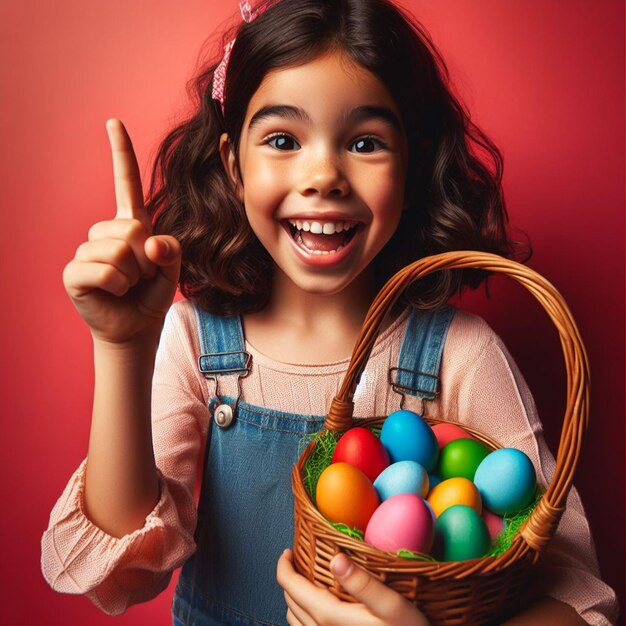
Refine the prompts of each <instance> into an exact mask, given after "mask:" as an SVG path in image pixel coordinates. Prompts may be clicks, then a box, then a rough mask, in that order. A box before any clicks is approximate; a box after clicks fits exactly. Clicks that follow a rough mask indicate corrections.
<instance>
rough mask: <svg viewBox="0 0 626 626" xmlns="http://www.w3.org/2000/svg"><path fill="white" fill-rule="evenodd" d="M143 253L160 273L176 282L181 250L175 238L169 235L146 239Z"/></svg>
mask: <svg viewBox="0 0 626 626" xmlns="http://www.w3.org/2000/svg"><path fill="white" fill-rule="evenodd" d="M144 251H145V253H146V256H147V257H148V259H149V260H150V261H152V263H154V264H155V265H158V266H159V267H160V268H161V273H163V274H165V275H166V276H167V278H169V279H172V280H174V281H178V277H179V274H180V260H181V253H182V250H181V247H180V243H178V240H177V239H176V238H175V237H171V236H170V235H155V236H153V237H148V238H147V239H146V242H145V244H144Z"/></svg>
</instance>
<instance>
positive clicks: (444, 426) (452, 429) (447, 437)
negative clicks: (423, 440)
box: [432, 422, 474, 450]
mask: <svg viewBox="0 0 626 626" xmlns="http://www.w3.org/2000/svg"><path fill="white" fill-rule="evenodd" d="M432 431H433V432H434V433H435V438H436V439H437V443H438V444H439V449H440V450H443V448H445V447H446V445H448V444H449V443H450V442H451V441H455V440H456V439H474V437H472V436H471V435H470V434H469V433H468V432H466V431H464V430H463V429H462V428H461V427H460V426H457V425H456V424H448V423H445V422H444V423H441V424H434V425H433V426H432Z"/></svg>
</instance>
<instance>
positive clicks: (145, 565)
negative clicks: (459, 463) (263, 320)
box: [42, 301, 618, 625]
mask: <svg viewBox="0 0 626 626" xmlns="http://www.w3.org/2000/svg"><path fill="white" fill-rule="evenodd" d="M407 319H408V313H406V312H405V313H404V314H403V315H401V316H400V317H399V318H398V319H397V320H396V321H395V322H394V323H393V324H392V325H391V326H389V327H388V328H387V329H386V330H385V331H383V332H382V333H381V334H380V336H379V337H378V339H377V341H376V344H375V346H374V349H373V350H372V353H371V356H370V359H369V361H368V364H367V367H366V369H365V371H364V373H363V375H362V377H361V380H360V383H359V386H358V388H357V391H356V394H355V417H369V416H373V415H388V414H389V413H391V412H393V411H395V410H397V409H398V408H399V406H400V396H399V395H398V394H397V393H396V392H395V391H393V390H392V389H390V387H389V385H388V382H387V380H388V379H387V372H388V370H389V368H390V367H393V366H395V365H396V364H397V361H398V354H399V350H400V346H401V343H402V338H403V335H404V330H405V327H406V322H407ZM246 349H247V350H248V351H249V352H250V353H251V354H252V363H253V365H252V371H251V373H250V375H249V376H248V377H247V378H244V379H243V380H242V398H244V399H245V400H246V402H248V403H250V404H255V405H259V406H264V407H268V408H271V409H276V410H279V411H285V412H291V413H300V414H310V415H324V414H325V413H326V410H327V408H328V406H329V405H330V402H331V401H332V399H333V398H334V396H335V394H336V393H337V391H338V389H339V385H340V383H341V381H342V379H343V375H344V373H345V372H346V370H347V367H348V363H349V359H345V360H342V361H338V362H334V363H327V364H323V365H296V364H291V363H281V362H277V361H275V360H272V359H271V358H269V357H267V356H265V355H263V354H261V353H260V352H258V351H257V350H255V348H254V346H252V345H250V344H249V343H248V342H247V343H246ZM199 354H200V346H199V340H198V335H197V326H196V318H195V313H194V311H193V307H192V304H191V303H190V302H186V301H182V302H178V303H176V304H175V305H174V306H173V307H172V309H171V310H170V312H169V314H168V316H167V318H166V321H165V324H164V328H163V332H162V336H161V342H160V344H159V350H158V353H157V359H156V366H155V374H154V381H153V400H152V422H153V437H154V452H155V456H156V462H157V466H158V468H159V480H160V499H159V502H158V503H157V505H156V506H155V508H154V510H153V511H152V512H151V513H150V514H149V515H148V516H147V518H146V521H145V524H144V526H143V527H142V528H139V529H137V530H136V531H134V532H133V533H130V534H128V535H126V536H124V537H121V538H115V537H112V536H110V535H108V534H107V533H105V532H104V531H103V530H101V529H100V528H98V527H97V526H95V525H94V524H93V523H92V522H91V521H90V520H89V519H88V518H87V517H86V516H85V513H84V508H83V493H84V477H85V463H86V461H83V463H81V465H80V466H79V467H78V469H77V470H76V472H75V473H74V475H73V476H72V477H71V478H70V480H69V482H68V484H67V486H66V487H65V490H64V491H63V493H62V495H61V497H60V498H59V500H58V501H57V503H56V505H55V506H54V508H53V510H52V513H51V515H50V523H49V526H48V528H47V530H46V531H45V532H44V534H43V538H42V571H43V574H44V577H45V578H46V580H47V581H48V583H49V584H50V585H51V586H52V588H53V589H55V590H56V591H60V592H64V593H74V594H83V595H86V596H87V597H88V598H90V599H91V600H92V601H93V602H94V603H95V604H96V605H97V606H98V607H99V608H101V609H102V610H103V611H105V612H106V613H109V614H112V615H115V614H119V613H122V612H123V611H125V610H126V609H127V608H128V607H129V606H131V605H132V604H135V603H137V602H142V601H146V600H148V599H150V598H152V597H154V596H156V595H157V594H158V593H159V592H161V591H162V590H163V589H165V587H166V586H167V584H168V582H169V580H170V577H171V574H172V571H173V570H174V569H176V568H177V567H179V566H180V565H182V564H183V563H184V561H185V560H186V559H187V558H188V557H189V556H190V555H191V554H192V553H193V551H194V549H195V544H194V541H193V532H194V528H195V523H196V502H195V496H194V493H195V489H196V487H197V486H198V485H197V480H196V479H197V476H198V473H199V470H200V469H201V467H200V466H201V464H202V450H203V443H204V441H205V439H206V437H207V433H208V429H209V427H210V423H211V418H210V414H209V411H208V409H207V404H208V401H209V398H210V396H211V394H212V392H213V391H214V390H213V389H212V385H213V383H212V382H211V381H207V380H206V379H205V378H204V377H203V376H202V375H201V374H200V373H199V371H198V367H197V359H198V355H199ZM223 385H224V383H220V393H221V394H222V395H229V394H231V393H232V391H233V390H229V389H228V388H227V387H223ZM404 406H405V408H408V409H413V410H416V411H417V412H419V413H421V414H424V415H426V416H433V417H442V418H445V419H450V420H455V421H458V422H460V423H462V424H467V425H469V426H472V427H475V428H477V429H479V430H481V431H482V432H484V433H486V434H488V435H489V436H490V437H491V438H493V439H495V440H496V441H498V442H499V443H500V444H501V445H503V446H507V447H515V448H518V449H520V450H523V451H524V452H525V453H526V454H528V455H529V457H530V458H531V459H532V461H533V463H534V465H535V467H536V468H537V478H538V481H539V483H540V484H541V485H542V486H544V487H545V486H546V485H547V484H548V481H549V479H550V477H551V475H552V473H553V471H554V467H555V461H554V458H553V457H552V455H551V453H550V451H549V450H548V448H547V446H546V443H545V441H544V437H543V431H542V425H541V422H540V421H539V419H538V417H537V412H536V408H535V405H534V402H533V399H532V396H531V394H530V392H529V390H528V387H527V385H526V383H525V381H524V380H523V378H522V376H521V374H520V372H519V370H518V368H517V366H516V365H515V363H514V362H513V360H512V358H511V356H510V354H509V353H508V351H507V350H506V348H505V346H504V345H503V344H502V342H501V340H500V339H499V338H498V336H497V335H496V334H495V333H494V332H493V331H492V330H491V329H490V328H489V326H488V325H487V324H486V323H485V322H484V321H483V320H481V319H480V318H478V317H476V316H473V315H469V314H465V313H462V312H458V313H457V315H456V316H455V318H454V320H453V322H452V324H451V326H450V330H449V333H448V337H447V340H446V344H445V348H444V352H443V358H442V365H441V394H440V396H439V397H438V398H437V399H436V400H433V401H425V402H422V401H421V400H420V399H417V398H413V397H411V396H407V397H406V400H405V403H404ZM286 514H288V515H291V514H292V512H291V511H288V512H286ZM535 579H536V581H537V583H538V584H540V585H541V590H542V593H543V594H544V595H549V596H551V597H554V598H556V599H558V600H561V601H563V602H565V603H567V604H570V605H571V606H573V607H574V608H575V609H576V610H577V611H578V613H579V614H580V615H581V616H582V617H583V618H584V619H585V620H586V621H587V622H588V623H589V624H595V625H607V624H610V623H612V622H613V621H614V620H615V619H616V617H617V611H618V607H617V601H616V596H615V593H614V592H613V590H612V589H611V588H610V587H609V586H607V585H606V584H605V583H603V582H602V580H601V579H600V573H599V568H598V563H597V558H596V554H595V548H594V545H593V539H592V536H591V533H590V529H589V524H588V522H587V519H586V517H585V513H584V510H583V507H582V504H581V501H580V498H579V496H578V493H577V492H576V490H575V489H572V490H571V492H570V494H569V498H568V502H567V509H566V512H565V514H564V515H563V517H562V519H561V523H560V525H559V528H558V530H557V532H556V534H555V536H554V538H553V540H552V542H551V543H550V544H549V546H548V548H547V549H546V550H545V552H544V555H543V557H542V561H541V565H540V566H539V567H538V570H537V576H536V577H535Z"/></svg>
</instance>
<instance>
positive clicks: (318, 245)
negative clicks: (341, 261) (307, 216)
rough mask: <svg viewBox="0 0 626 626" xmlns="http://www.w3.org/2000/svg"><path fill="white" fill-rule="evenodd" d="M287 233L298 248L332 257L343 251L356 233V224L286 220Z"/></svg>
mask: <svg viewBox="0 0 626 626" xmlns="http://www.w3.org/2000/svg"><path fill="white" fill-rule="evenodd" d="M286 224H287V227H288V230H289V233H290V234H291V236H292V238H293V240H294V241H295V242H296V244H297V245H298V247H299V248H301V249H302V250H304V251H305V252H307V253H308V254H314V255H333V254H337V253H338V252H340V251H341V250H343V249H344V248H345V247H346V246H347V245H348V243H350V241H351V240H352V238H353V237H354V235H355V234H356V232H357V226H358V223H357V222H343V221H327V222H316V221H313V220H299V219H298V220H287V221H286Z"/></svg>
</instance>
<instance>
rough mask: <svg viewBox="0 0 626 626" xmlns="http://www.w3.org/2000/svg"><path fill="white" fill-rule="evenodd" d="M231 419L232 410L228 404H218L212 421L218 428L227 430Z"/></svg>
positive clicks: (232, 416) (231, 421)
mask: <svg viewBox="0 0 626 626" xmlns="http://www.w3.org/2000/svg"><path fill="white" fill-rule="evenodd" d="M233 418H234V415H233V409H232V407H231V406H230V405H229V404H220V405H219V406H218V407H217V408H216V409H215V413H214V414H213V419H214V420H215V423H216V424H217V425H218V426H219V427H220V428H228V427H229V426H230V425H231V424H232V423H233Z"/></svg>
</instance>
